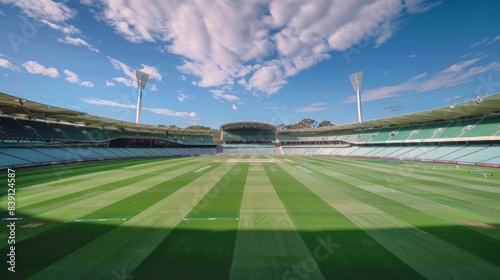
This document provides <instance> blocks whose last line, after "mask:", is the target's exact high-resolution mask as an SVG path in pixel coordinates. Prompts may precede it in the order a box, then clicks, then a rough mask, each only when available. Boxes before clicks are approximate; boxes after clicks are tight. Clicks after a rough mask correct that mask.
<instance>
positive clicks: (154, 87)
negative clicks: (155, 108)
mask: <svg viewBox="0 0 500 280" xmlns="http://www.w3.org/2000/svg"><path fill="white" fill-rule="evenodd" d="M149 90H150V91H158V88H157V87H156V85H151V88H150V89H149Z"/></svg>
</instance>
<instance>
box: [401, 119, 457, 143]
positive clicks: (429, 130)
mask: <svg viewBox="0 0 500 280" xmlns="http://www.w3.org/2000/svg"><path fill="white" fill-rule="evenodd" d="M449 124H450V122H441V123H430V124H425V125H424V126H423V127H422V128H421V129H420V130H419V131H418V132H417V133H415V134H413V135H411V136H410V137H409V138H408V139H429V138H432V136H434V135H435V134H437V133H439V131H441V130H442V129H444V128H445V127H447V126H448V125H449Z"/></svg>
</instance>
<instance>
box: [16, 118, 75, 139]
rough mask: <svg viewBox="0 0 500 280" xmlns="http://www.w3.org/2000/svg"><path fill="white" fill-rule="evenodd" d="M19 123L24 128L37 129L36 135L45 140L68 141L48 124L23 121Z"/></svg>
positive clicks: (20, 120)
mask: <svg viewBox="0 0 500 280" xmlns="http://www.w3.org/2000/svg"><path fill="white" fill-rule="evenodd" d="M18 122H19V123H20V124H22V125H24V126H30V127H32V128H33V129H35V131H36V133H37V134H38V135H40V136H41V137H42V138H44V139H67V138H66V137H65V136H64V134H62V133H60V132H57V131H55V130H54V128H53V127H52V126H50V125H49V124H47V123H46V122H41V121H30V120H22V119H19V120H18Z"/></svg>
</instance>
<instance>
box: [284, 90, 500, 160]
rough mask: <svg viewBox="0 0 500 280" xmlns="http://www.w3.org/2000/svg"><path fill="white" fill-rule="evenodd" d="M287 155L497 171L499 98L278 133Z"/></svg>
mask: <svg viewBox="0 0 500 280" xmlns="http://www.w3.org/2000/svg"><path fill="white" fill-rule="evenodd" d="M277 142H278V143H279V144H280V146H281V147H282V150H283V152H284V154H286V155H322V156H342V157H361V158H377V159H395V160H414V161H432V162H446V163H453V164H457V163H458V164H471V165H482V166H493V167H498V166H499V165H500V94H495V95H490V96H488V97H485V98H477V99H475V100H472V101H469V102H464V103H461V104H456V105H451V106H446V107H442V108H437V109H433V110H427V111H424V112H416V113H411V114H406V115H400V116H395V117H389V118H383V119H377V120H371V121H364V122H361V123H350V124H344V125H338V126H329V127H321V128H311V129H289V130H284V131H280V133H279V137H278V141H277Z"/></svg>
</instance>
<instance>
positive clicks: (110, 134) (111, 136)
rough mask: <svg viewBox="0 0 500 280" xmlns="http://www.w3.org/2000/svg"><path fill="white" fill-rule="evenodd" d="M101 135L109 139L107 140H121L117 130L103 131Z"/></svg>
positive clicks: (120, 134)
mask: <svg viewBox="0 0 500 280" xmlns="http://www.w3.org/2000/svg"><path fill="white" fill-rule="evenodd" d="M103 133H104V134H105V135H106V136H107V137H108V138H109V139H114V138H121V137H122V133H121V132H120V131H118V130H104V131H103Z"/></svg>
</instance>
